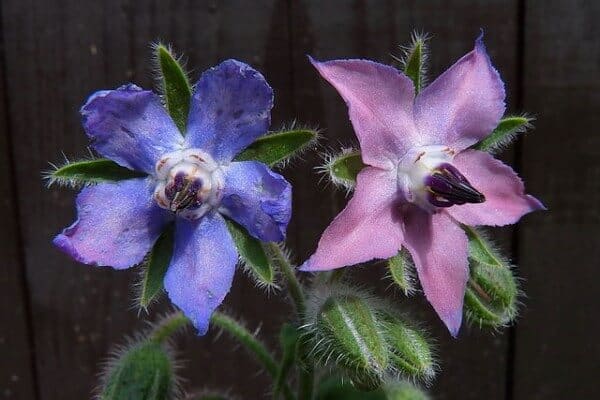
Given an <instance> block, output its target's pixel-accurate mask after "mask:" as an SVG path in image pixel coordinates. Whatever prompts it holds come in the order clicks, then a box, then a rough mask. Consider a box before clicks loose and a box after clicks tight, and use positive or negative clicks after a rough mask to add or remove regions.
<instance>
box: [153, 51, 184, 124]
mask: <svg viewBox="0 0 600 400" xmlns="http://www.w3.org/2000/svg"><path fill="white" fill-rule="evenodd" d="M155 52H156V54H155V57H156V61H157V64H158V71H159V73H160V79H159V80H160V89H161V92H162V93H163V96H164V100H165V105H166V107H167V111H168V112H169V115H171V118H172V119H173V121H174V122H175V125H177V128H179V131H180V132H181V133H182V134H185V130H186V124H187V119H188V114H189V111H190V99H191V97H192V87H191V85H190V81H189V79H188V77H187V75H186V73H185V71H184V69H183V67H182V66H181V64H180V63H179V62H178V61H177V59H176V58H175V57H174V56H173V54H172V52H171V50H170V49H169V48H167V47H166V46H165V45H163V44H158V45H157V46H156V47H155Z"/></svg>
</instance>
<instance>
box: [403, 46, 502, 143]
mask: <svg viewBox="0 0 600 400" xmlns="http://www.w3.org/2000/svg"><path fill="white" fill-rule="evenodd" d="M504 98H505V92H504V83H503V82H502V80H501V79H500V75H499V74H498V71H496V70H495V69H494V67H493V66H492V64H491V62H490V58H489V56H488V55H487V52H486V50H485V46H484V44H483V40H482V36H480V37H479V38H478V39H477V41H476V42H475V49H473V51H471V52H470V53H467V54H466V55H465V56H464V57H462V58H461V59H460V60H458V61H457V62H456V63H455V64H454V65H453V66H451V67H450V68H449V69H448V70H447V71H446V72H444V73H443V74H442V75H440V76H439V77H438V78H437V79H436V80H435V81H434V82H433V83H432V84H431V85H429V86H427V87H426V88H425V89H424V90H423V91H422V92H421V93H419V95H418V96H417V98H416V99H415V120H416V124H417V127H418V128H419V131H420V132H421V133H422V137H421V142H420V144H421V145H434V144H435V145H442V144H443V145H448V146H450V147H452V148H454V149H455V150H462V149H465V148H467V147H469V146H471V145H472V144H474V143H476V142H478V141H479V140H481V139H483V138H484V137H486V136H487V135H489V134H490V133H491V132H492V130H493V129H494V128H495V127H496V126H497V125H498V121H499V120H500V118H501V117H502V115H503V114H504V110H505V104H504Z"/></svg>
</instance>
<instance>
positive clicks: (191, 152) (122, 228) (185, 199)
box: [54, 60, 291, 334]
mask: <svg viewBox="0 0 600 400" xmlns="http://www.w3.org/2000/svg"><path fill="white" fill-rule="evenodd" d="M272 106H273V91H272V89H271V87H270V86H269V85H268V84H267V82H266V81H265V79H264V77H263V76H262V75H261V74H260V73H259V72H257V71H255V70H254V69H252V68H251V67H250V66H248V65H246V64H244V63H241V62H239V61H235V60H227V61H224V62H223V63H221V64H219V65H218V66H216V67H214V68H212V69H210V70H208V71H206V72H205V73H204V74H203V75H202V77H201V78H200V80H199V81H198V83H197V84H196V86H195V88H194V92H193V95H192V98H191V104H190V112H189V118H188V122H187V129H186V134H185V135H184V136H182V135H181V134H180V132H179V130H178V128H177V126H176V125H175V123H174V122H173V120H172V119H171V117H170V116H169V114H168V113H167V111H166V109H165V107H164V106H163V104H162V103H161V99H160V97H159V96H158V95H156V94H155V93H153V92H151V91H148V90H142V89H141V88H139V87H137V86H135V85H132V84H129V85H125V86H122V87H120V88H118V89H116V90H105V91H99V92H97V93H95V94H93V95H92V96H91V97H90V98H89V99H88V101H87V102H86V103H85V105H84V106H83V107H82V109H81V114H82V116H83V126H84V128H85V131H86V133H87V135H88V136H89V138H90V140H91V146H92V147H93V148H94V150H96V151H97V152H98V153H100V154H101V155H102V156H104V157H106V158H109V159H111V160H113V161H115V162H116V163H118V164H119V165H121V166H123V167H126V168H129V169H131V170H135V171H140V172H143V173H145V174H147V175H148V176H147V177H141V178H136V179H129V180H124V181H119V182H111V183H100V184H97V185H93V186H88V187H86V188H84V189H83V190H82V191H81V192H80V193H79V195H78V197H77V211H78V218H77V221H75V223H74V224H73V225H71V226H70V227H68V228H66V229H65V230H64V231H63V232H62V233H61V234H59V235H58V236H56V238H55V239H54V244H55V245H56V246H58V247H59V248H60V249H62V250H63V251H64V252H66V253H67V254H69V255H70V256H71V257H73V258H74V259H76V260H77V261H80V262H82V263H85V264H91V265H98V266H111V267H113V268H116V269H125V268H129V267H132V266H134V265H136V264H139V263H140V262H142V260H143V259H144V256H145V255H146V253H148V251H149V250H150V249H152V246H153V245H154V243H155V241H156V240H157V238H158V237H159V235H160V234H161V232H162V230H163V228H165V225H166V224H168V223H171V222H174V223H175V235H174V249H173V256H172V259H171V262H170V265H169V267H168V270H167V273H166V275H165V278H164V286H165V289H166V291H167V293H168V295H169V297H170V298H171V300H172V301H173V303H175V304H176V305H177V306H178V307H179V308H181V309H182V310H183V312H184V313H185V315H187V316H188V317H189V318H190V319H191V321H192V322H193V324H194V326H195V327H196V328H197V329H198V331H199V333H200V334H203V333H205V332H206V330H207V329H208V322H209V319H210V316H211V314H212V312H213V311H214V309H215V308H216V307H217V306H219V304H221V302H222V301H223V299H224V297H225V295H226V294H227V292H228V291H229V289H230V287H231V283H232V279H233V274H234V271H235V265H236V263H237V260H238V254H237V250H236V247H235V244H234V242H233V239H232V237H231V236H230V233H229V231H228V228H227V226H226V223H225V220H224V218H223V215H224V216H226V217H228V218H230V219H232V220H234V221H236V222H237V223H239V224H240V225H242V226H243V227H245V228H246V229H247V230H248V232H249V233H250V234H251V235H252V236H254V237H255V238H257V239H259V240H261V241H281V240H283V238H284V236H285V231H286V227H287V224H288V222H289V220H290V216H291V186H290V184H289V183H288V182H287V181H286V180H285V179H284V178H283V177H282V176H281V175H279V174H276V173H274V172H273V171H271V170H270V169H269V168H268V167H267V166H266V165H264V164H262V163H260V162H256V161H241V162H234V161H232V160H233V158H234V157H235V156H236V155H237V154H238V153H239V152H241V151H242V150H243V149H245V148H246V147H247V146H248V145H250V144H251V143H252V142H253V141H254V140H255V139H256V138H258V137H259V136H261V135H263V134H265V133H266V132H267V129H268V128H269V124H270V112H271V108H272Z"/></svg>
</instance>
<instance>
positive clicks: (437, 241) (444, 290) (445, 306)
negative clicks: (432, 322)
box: [404, 206, 469, 337]
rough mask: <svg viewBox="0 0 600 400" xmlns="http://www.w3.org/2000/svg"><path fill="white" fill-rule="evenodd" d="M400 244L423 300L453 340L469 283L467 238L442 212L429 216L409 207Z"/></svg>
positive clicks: (460, 319)
mask: <svg viewBox="0 0 600 400" xmlns="http://www.w3.org/2000/svg"><path fill="white" fill-rule="evenodd" d="M404 244H405V246H406V248H407V249H408V251H409V252H410V254H411V255H412V257H413V261H414V262H415V266H416V268H417V274H418V275H419V281H420V282H421V286H422V288H423V291H424V292H425V296H426V297H427V300H429V302H430V303H431V305H432V306H433V308H434V309H435V311H436V312H437V314H438V315H439V316H440V318H441V319H442V321H444V323H445V324H446V326H447V327H448V330H449V331H450V333H451V334H452V336H455V337H456V335H457V334H458V330H459V329H460V325H461V322H462V307H463V299H464V297H465V287H466V283H467V280H468V279H469V269H468V261H467V255H468V250H467V249H468V240H467V236H466V235H465V233H464V232H463V230H462V229H461V228H460V227H459V226H458V225H457V224H456V223H455V222H454V221H452V219H451V218H450V217H448V215H446V214H445V213H444V212H439V213H436V214H429V213H427V212H425V211H423V210H421V209H420V208H418V207H415V206H411V207H410V208H408V209H407V212H406V217H405V231H404Z"/></svg>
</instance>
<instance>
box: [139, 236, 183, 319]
mask: <svg viewBox="0 0 600 400" xmlns="http://www.w3.org/2000/svg"><path fill="white" fill-rule="evenodd" d="M174 228H175V227H174V225H173V224H169V225H167V227H166V228H165V230H164V231H163V233H162V234H161V235H160V236H159V238H158V240H157V241H156V243H154V246H153V247H152V250H151V251H150V253H148V256H147V257H146V260H145V261H144V263H143V265H142V268H143V269H142V278H141V280H140V282H139V285H138V286H139V296H138V299H139V306H140V308H141V309H143V310H147V309H148V307H149V306H150V304H151V303H152V302H153V301H155V300H156V298H157V297H158V295H159V294H160V293H161V292H162V290H163V280H164V277H165V274H166V273H167V269H168V268H169V264H170V263H171V257H172V256H173V239H174Z"/></svg>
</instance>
